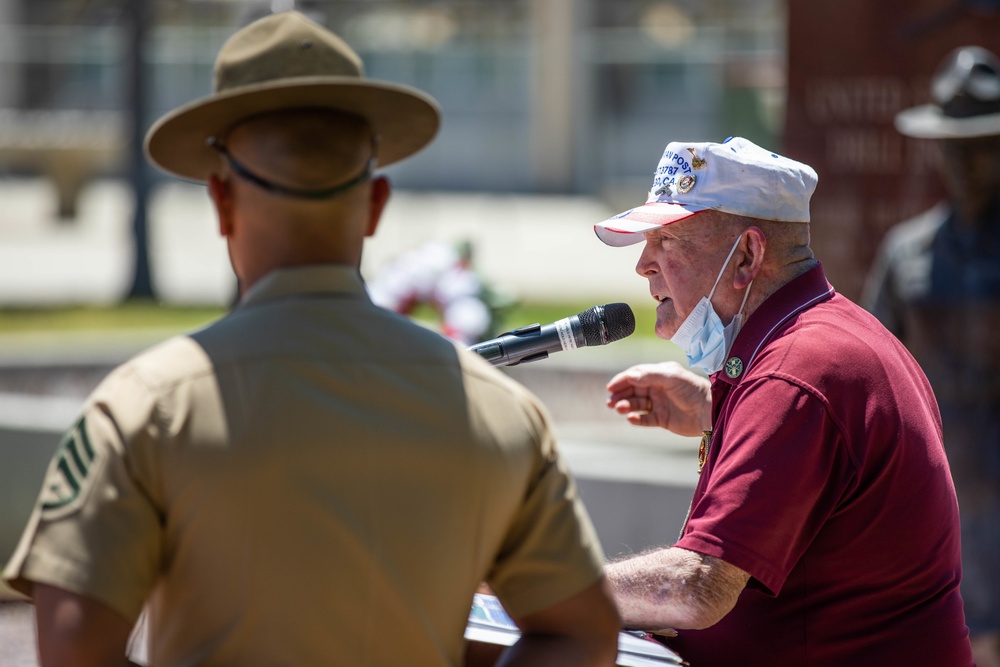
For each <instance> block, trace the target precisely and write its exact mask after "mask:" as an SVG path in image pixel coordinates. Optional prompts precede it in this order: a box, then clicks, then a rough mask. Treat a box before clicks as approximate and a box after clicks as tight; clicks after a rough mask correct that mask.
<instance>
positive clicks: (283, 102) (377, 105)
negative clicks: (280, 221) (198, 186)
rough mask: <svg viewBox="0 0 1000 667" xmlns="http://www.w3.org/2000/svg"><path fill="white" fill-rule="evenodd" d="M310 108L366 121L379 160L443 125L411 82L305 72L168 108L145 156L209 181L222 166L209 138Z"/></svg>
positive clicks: (408, 150) (404, 152) (386, 161)
mask: <svg viewBox="0 0 1000 667" xmlns="http://www.w3.org/2000/svg"><path fill="white" fill-rule="evenodd" d="M309 108H320V109H331V110H335V111H343V112H345V113H351V114H354V115H357V116H359V117H361V118H364V119H365V120H367V121H368V124H369V125H370V126H371V128H372V130H373V132H374V133H375V134H376V135H378V137H379V142H378V155H377V157H378V165H379V166H380V167H384V166H387V165H390V164H392V163H394V162H397V161H399V160H402V159H403V158H405V157H408V156H410V155H412V154H414V153H416V152H417V151H419V150H420V149H421V148H423V147H424V146H426V145H427V144H429V143H430V142H431V140H432V139H433V138H434V135H436V134H437V131H438V128H439V126H440V124H441V112H440V109H439V107H438V104H437V102H435V101H434V99H433V98H432V97H430V96H429V95H425V94H424V93H422V92H420V91H419V90H416V89H413V88H409V87H408V86H401V85H397V84H391V83H386V82H381V81H368V80H364V79H361V80H359V79H357V78H354V77H302V78H298V79H295V80H286V81H284V82H281V83H268V84H261V85H257V86H247V87H244V88H240V89H238V90H233V91H229V92H226V93H221V94H217V95H213V96H211V97H207V98H204V99H202V100H198V101H195V102H191V103H190V104H187V105H185V106H183V107H180V108H179V109H176V110H174V111H172V112H170V113H168V114H167V115H165V116H164V117H163V118H161V119H160V120H158V121H157V122H156V123H155V124H154V125H153V127H152V128H150V130H149V132H148V133H147V134H146V143H145V150H146V156H147V157H148V158H149V160H150V161H151V162H152V163H153V164H155V165H157V166H158V167H160V168H161V169H163V170H165V171H168V172H170V173H172V174H175V175H177V176H180V177H182V178H187V179H190V180H193V181H206V180H208V177H209V175H210V174H211V173H212V172H213V171H215V170H216V169H217V168H218V165H219V157H218V154H217V153H216V152H215V151H214V150H213V149H212V148H211V147H210V146H209V145H208V143H207V142H208V139H209V137H212V136H218V135H221V134H222V133H224V132H226V130H228V129H229V128H231V127H232V126H233V125H235V124H236V123H238V122H239V121H241V120H246V119H248V118H251V117H252V116H257V115H259V114H262V113H268V112H272V111H284V110H291V109H309Z"/></svg>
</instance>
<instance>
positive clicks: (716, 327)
mask: <svg viewBox="0 0 1000 667" xmlns="http://www.w3.org/2000/svg"><path fill="white" fill-rule="evenodd" d="M740 238H742V234H741V235H740V236H739V237H738V238H737V239H736V243H734V244H733V248H732V250H730V251H729V254H728V255H727V256H726V261H725V262H723V264H722V269H721V270H720V271H719V275H718V277H717V278H716V279H715V284H714V285H712V290H711V291H710V292H709V293H708V296H703V297H701V300H700V301H698V303H697V304H696V305H695V307H694V309H693V310H692V311H691V312H690V313H689V314H688V316H687V317H686V318H684V321H683V322H681V326H680V327H678V329H677V332H676V333H675V334H674V335H673V336H672V337H671V338H670V340H671V342H673V343H676V344H677V345H678V346H679V347H680V348H681V349H682V350H684V354H685V355H686V356H687V360H688V365H689V366H690V367H691V368H697V369H700V370H703V371H705V372H706V373H708V374H709V375H711V374H712V373H717V372H718V371H720V370H722V365H723V364H724V363H725V361H726V354H727V353H728V352H729V348H730V347H732V345H733V340H734V339H735V338H736V335H737V334H738V333H739V332H740V328H741V327H742V326H743V307H744V306H746V303H747V297H748V296H750V288H751V287H753V281H751V282H750V284H749V285H747V291H746V292H745V293H744V294H743V303H741V304H740V311H739V312H738V313H737V314H736V317H734V318H733V321H732V322H730V323H729V324H727V325H726V326H723V325H722V320H721V319H720V318H719V314H718V313H716V312H715V308H713V307H712V295H713V294H715V288H716V287H717V286H718V285H719V281H720V280H721V279H722V274H723V273H725V272H726V267H727V266H729V260H730V259H732V258H733V253H734V252H736V247H737V246H738V245H739V244H740Z"/></svg>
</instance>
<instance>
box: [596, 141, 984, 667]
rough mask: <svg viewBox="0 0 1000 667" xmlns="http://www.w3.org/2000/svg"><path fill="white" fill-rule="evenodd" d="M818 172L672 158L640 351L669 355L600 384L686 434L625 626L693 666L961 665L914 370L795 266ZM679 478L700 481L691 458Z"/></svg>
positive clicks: (950, 538)
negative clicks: (649, 316)
mask: <svg viewBox="0 0 1000 667" xmlns="http://www.w3.org/2000/svg"><path fill="white" fill-rule="evenodd" d="M816 182H817V177H816V173H815V171H813V169H812V168H810V167H809V166H807V165H804V164H801V163H799V162H795V161H793V160H790V159H787V158H785V157H782V156H779V155H777V154H775V153H772V152H770V151H767V150H764V149H762V148H760V147H758V146H756V145H754V144H753V143H751V142H750V141H747V140H745V139H741V138H734V139H730V140H727V141H726V142H725V143H722V144H716V143H684V142H675V143H671V144H668V145H667V147H666V150H665V151H664V153H663V157H662V159H661V160H660V163H659V165H658V168H657V170H656V172H655V175H654V182H653V188H652V190H651V192H650V193H649V197H648V200H647V203H646V204H644V205H642V206H639V207H637V208H634V209H632V210H630V211H627V212H625V213H622V214H621V215H619V216H616V217H614V218H611V219H609V220H606V221H604V222H602V223H599V224H597V225H596V227H595V231H596V232H597V235H598V237H599V238H600V239H601V240H602V241H604V242H605V243H607V244H608V245H613V246H624V245H630V244H633V243H640V242H641V243H644V246H643V250H642V253H641V255H640V257H639V261H638V264H637V266H636V270H637V272H638V273H639V275H641V276H642V277H644V278H646V279H647V280H648V281H649V287H650V293H651V294H652V296H653V297H654V298H655V299H656V301H657V306H656V315H657V317H656V333H657V335H658V336H659V337H661V338H665V339H668V340H671V341H673V342H674V343H676V344H677V345H679V346H680V347H681V348H682V349H683V350H684V352H685V354H686V355H687V358H688V362H689V365H690V367H691V368H694V369H697V370H700V371H702V372H703V373H704V374H707V375H708V377H707V378H706V377H705V376H704V375H702V374H699V373H695V372H692V371H691V370H688V369H685V368H683V367H682V366H681V365H680V364H677V363H669V362H668V363H663V364H645V365H639V366H635V367H633V368H630V369H628V370H627V371H625V372H623V373H621V374H619V375H617V376H616V377H614V378H613V379H612V380H611V382H610V383H609V385H608V391H609V392H610V397H609V400H608V404H609V406H611V407H612V408H613V409H615V410H616V411H617V412H619V413H621V414H623V415H625V416H626V418H627V419H628V420H629V421H630V422H631V423H633V424H636V425H640V426H659V427H663V428H667V429H669V430H671V431H674V432H677V433H680V434H683V435H701V436H702V443H701V451H700V454H699V460H698V463H697V466H698V470H699V473H700V476H699V480H698V484H697V487H696V489H695V493H694V498H693V499H692V503H691V509H690V511H689V514H688V517H687V520H686V522H685V525H684V527H683V529H682V530H681V534H680V536H679V538H678V540H677V542H676V543H675V544H674V545H672V546H664V547H661V548H656V549H653V550H651V551H648V552H646V553H643V554H639V555H637V556H632V557H628V558H625V559H624V560H619V561H617V562H613V563H611V564H609V566H608V576H609V579H610V581H611V582H612V585H613V587H614V589H615V594H616V601H617V602H618V605H619V607H620V609H621V612H622V615H623V618H624V621H625V624H626V625H627V626H629V627H633V628H640V629H646V630H653V631H655V630H661V629H665V628H673V629H676V630H677V636H676V637H674V638H672V639H670V640H666V641H668V642H669V643H670V645H671V646H672V647H673V648H675V649H676V650H678V652H680V654H681V655H682V656H684V658H685V659H686V660H688V661H690V663H691V664H692V665H736V664H738V665H741V666H742V667H749V666H753V665H768V666H772V665H838V666H839V665H846V664H850V665H907V666H909V667H913V666H916V665H928V666H929V665H935V666H942V665H949V667H962V666H966V667H967V666H968V665H971V664H972V659H971V653H970V647H969V635H968V629H967V627H966V624H965V618H964V613H963V605H962V597H961V594H960V592H959V583H960V581H961V547H960V539H959V518H958V504H957V501H956V498H955V490H954V487H953V484H952V480H951V475H950V472H949V469H948V462H947V460H946V458H945V454H944V449H943V446H942V439H941V419H940V415H939V413H938V408H937V403H936V401H935V398H934V394H933V393H932V391H931V388H930V385H929V384H928V382H927V379H926V378H925V377H924V374H923V372H922V371H921V370H920V368H919V366H918V365H917V364H916V362H915V361H914V360H913V358H912V357H911V356H910V354H909V353H908V352H907V351H906V349H905V348H904V347H903V346H902V345H901V344H900V343H899V342H898V341H897V340H896V338H894V337H893V336H892V335H891V334H890V333H889V332H888V331H887V330H886V329H885V328H884V327H883V326H882V325H881V324H879V322H878V321H877V320H876V319H875V318H874V317H872V316H871V315H870V314H868V313H867V312H865V311H864V310H862V309H861V308H859V307H858V306H856V305H855V304H853V303H851V302H850V301H849V300H847V299H846V298H844V297H842V296H840V295H839V294H837V293H836V291H835V290H834V288H833V287H832V286H831V285H830V284H829V283H828V282H827V280H826V277H825V275H824V273H823V268H822V266H821V264H820V262H819V261H817V260H816V259H815V257H814V256H813V253H812V251H811V250H810V248H809V225H808V222H809V199H810V197H811V195H812V192H813V190H814V189H815V187H816ZM692 465H696V464H695V463H694V462H693V461H692Z"/></svg>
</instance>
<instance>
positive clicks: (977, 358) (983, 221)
mask: <svg viewBox="0 0 1000 667" xmlns="http://www.w3.org/2000/svg"><path fill="white" fill-rule="evenodd" d="M931 98H932V101H931V103H929V104H925V105H922V106H918V107H914V108H911V109H906V110H904V111H901V112H900V113H899V114H898V115H897V116H896V128H897V129H898V130H899V131H900V132H901V133H903V134H904V135H907V136H910V137H914V138H918V139H931V140H933V141H934V145H935V146H936V147H937V148H939V149H940V150H939V157H940V162H939V167H940V173H941V178H942V180H943V181H944V184H945V187H946V190H947V194H948V197H947V201H945V202H942V203H940V204H938V205H937V206H935V207H933V208H932V209H931V210H929V211H926V212H925V213H923V214H921V215H919V216H917V217H916V218H914V219H912V220H909V221H906V222H903V223H901V224H899V225H897V226H896V227H894V228H892V229H891V230H890V231H889V233H888V234H887V235H886V238H885V240H884V242H883V243H882V246H881V248H880V250H879V254H878V256H877V257H876V261H875V263H874V265H873V267H872V271H871V273H870V275H869V278H868V282H867V283H866V285H865V291H864V293H863V295H862V305H864V306H865V307H866V308H868V309H869V310H871V311H872V313H874V314H875V316H876V317H878V318H879V319H880V320H881V321H882V323H883V324H885V326H886V327H888V329H889V330H890V331H892V332H893V333H894V334H896V336H898V337H899V339H900V340H902V341H903V343H904V344H905V345H906V346H907V347H908V348H909V349H910V351H911V352H912V353H913V355H914V356H915V357H916V359H917V361H919V362H920V365H921V366H922V367H923V369H924V371H925V372H926V373H927V377H928V379H930V381H931V385H932V386H933V387H934V393H935V394H936V395H937V399H938V404H939V406H940V408H941V418H942V422H943V426H944V443H945V448H946V450H947V452H948V459H949V461H950V462H951V470H952V474H953V475H954V478H955V488H956V490H957V492H958V501H959V506H960V507H961V508H962V560H963V572H964V580H963V582H962V596H963V598H964V599H965V614H966V620H967V621H968V623H969V629H970V631H971V633H972V647H973V656H974V658H975V659H976V664H978V665H979V667H1000V335H998V332H1000V60H998V59H997V57H996V56H995V55H993V54H992V53H990V52H989V51H987V50H986V49H983V48H981V47H978V46H964V47H961V48H958V49H955V50H954V51H952V52H951V53H950V54H949V55H948V56H947V57H946V58H945V59H944V61H943V62H942V64H941V66H940V67H939V69H938V72H937V73H936V75H935V76H934V79H933V81H932V85H931Z"/></svg>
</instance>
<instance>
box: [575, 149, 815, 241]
mask: <svg viewBox="0 0 1000 667" xmlns="http://www.w3.org/2000/svg"><path fill="white" fill-rule="evenodd" d="M816 183H817V176H816V171H815V170H814V169H813V168H812V167H810V166H809V165H807V164H803V163H801V162H797V161H795V160H792V159H789V158H787V157H783V156H781V155H778V154H777V153H773V152H771V151H769V150H766V149H764V148H761V147H760V146H758V145H756V144H755V143H753V142H752V141H750V140H749V139H744V138H742V137H730V138H729V139H727V140H726V141H725V142H724V143H721V144H718V143H713V142H683V141H672V142H670V143H669V144H667V147H666V148H665V149H664V151H663V155H662V157H660V163H659V164H658V165H657V166H656V171H655V172H653V187H652V188H651V189H650V191H649V194H648V195H647V198H646V203H645V204H643V205H642V206H637V207H635V208H633V209H629V210H628V211H625V212H624V213H619V214H618V215H616V216H614V217H613V218H609V219H607V220H605V221H603V222H599V223H597V224H596V225H594V232H595V233H596V234H597V237H598V238H599V239H601V240H602V241H604V242H605V243H606V244H608V245H611V246H626V245H631V244H633V243H639V242H640V241H642V240H643V239H644V236H643V235H644V234H645V233H646V232H648V231H651V230H653V229H656V228H657V227H663V226H664V225H669V224H673V223H675V222H679V221H681V220H684V219H686V218H689V217H691V216H692V215H694V214H695V213H698V212H700V211H708V210H712V211H722V212H723V213H730V214H732V215H744V216H748V217H751V218H756V219H758V220H775V221H779V222H809V199H810V198H811V197H812V194H813V192H814V191H815V190H816Z"/></svg>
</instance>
